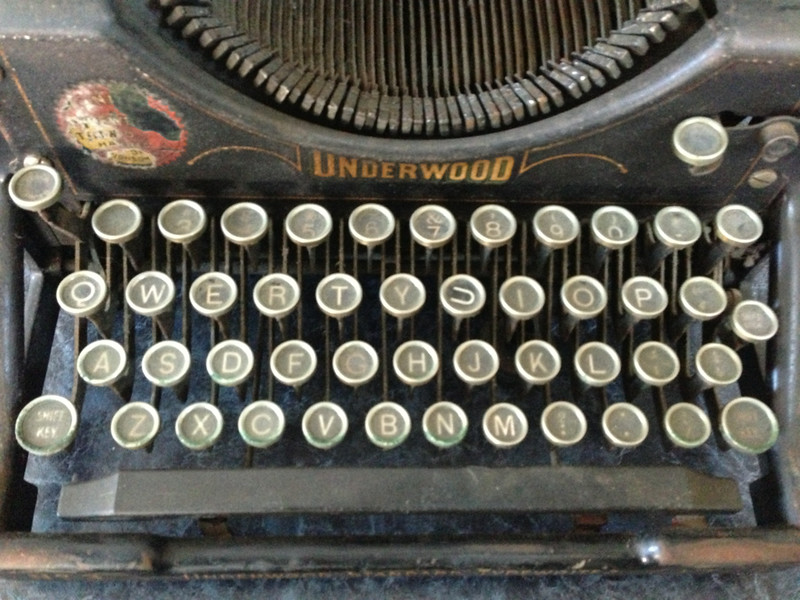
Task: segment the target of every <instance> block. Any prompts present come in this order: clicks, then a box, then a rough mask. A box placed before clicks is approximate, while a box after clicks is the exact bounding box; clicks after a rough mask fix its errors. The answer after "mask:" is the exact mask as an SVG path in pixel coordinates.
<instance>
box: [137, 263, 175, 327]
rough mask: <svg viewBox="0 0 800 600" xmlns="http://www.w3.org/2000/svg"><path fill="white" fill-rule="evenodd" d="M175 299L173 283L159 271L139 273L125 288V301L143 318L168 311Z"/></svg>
mask: <svg viewBox="0 0 800 600" xmlns="http://www.w3.org/2000/svg"><path fill="white" fill-rule="evenodd" d="M174 299H175V283H174V282H173V281H172V279H170V278H169V277H168V276H167V274H166V273H162V272H161V271H145V272H144V273H139V274H138V275H137V276H136V277H134V278H133V279H131V280H130V281H129V282H128V286H127V287H126V288H125V301H126V302H127V303H128V306H130V307H131V309H132V310H133V311H134V312H135V313H138V314H140V315H143V316H145V317H155V316H157V315H160V314H162V313H164V312H166V311H168V310H169V309H170V307H171V306H172V301H173V300H174Z"/></svg>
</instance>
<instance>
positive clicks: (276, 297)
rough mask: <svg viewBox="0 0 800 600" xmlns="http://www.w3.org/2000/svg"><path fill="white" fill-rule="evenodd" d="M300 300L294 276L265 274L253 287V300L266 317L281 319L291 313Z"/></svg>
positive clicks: (298, 287)
mask: <svg viewBox="0 0 800 600" xmlns="http://www.w3.org/2000/svg"><path fill="white" fill-rule="evenodd" d="M299 301H300V286H299V285H298V283H297V280H296V279H295V278H294V277H290V276H289V275H286V274H284V273H270V274H269V275H265V276H264V277H262V278H261V279H259V280H258V283H256V286H255V288H253V302H255V305H256V308H257V309H258V310H259V312H260V313H261V314H262V315H264V316H267V317H272V318H274V319H282V318H283V317H285V316H287V315H289V314H291V312H292V311H293V310H294V309H295V307H296V306H297V303H298V302H299Z"/></svg>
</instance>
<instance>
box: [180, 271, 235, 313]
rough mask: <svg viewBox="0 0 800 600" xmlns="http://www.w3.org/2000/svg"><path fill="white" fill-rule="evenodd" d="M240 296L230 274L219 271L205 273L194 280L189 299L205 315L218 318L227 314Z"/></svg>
mask: <svg viewBox="0 0 800 600" xmlns="http://www.w3.org/2000/svg"><path fill="white" fill-rule="evenodd" d="M238 298H239V289H238V286H237V285H236V282H235V281H234V280H233V278H232V277H231V276H230V275H227V274H226V273H222V272H219V271H212V272H210V273H204V274H202V275H200V277H198V278H197V279H195V280H194V281H193V282H192V285H191V287H190V288H189V300H190V301H191V303H192V306H193V307H194V309H195V310H196V311H197V312H199V313H200V314H201V315H203V316H205V317H209V318H212V319H218V318H219V317H222V316H223V315H225V314H227V313H228V312H229V311H230V310H231V309H232V308H233V307H234V306H235V305H236V301H237V300H238Z"/></svg>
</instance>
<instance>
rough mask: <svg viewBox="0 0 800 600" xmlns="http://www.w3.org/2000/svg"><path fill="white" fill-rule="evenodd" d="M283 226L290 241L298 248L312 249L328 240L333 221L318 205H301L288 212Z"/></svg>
mask: <svg viewBox="0 0 800 600" xmlns="http://www.w3.org/2000/svg"><path fill="white" fill-rule="evenodd" d="M284 224H285V227H286V235H288V236H289V239H290V240H292V241H293V242H294V243H295V244H297V245H298V246H303V247H305V248H313V247H315V246H319V245H320V244H321V243H322V242H324V241H325V240H326V239H328V236H329V235H330V233H331V229H332V228H333V219H331V214H330V213H329V212H328V211H327V210H325V209H324V208H322V207H321V206H320V205H318V204H301V205H300V206H296V207H295V208H293V209H292V210H291V211H289V214H288V215H286V220H285V222H284Z"/></svg>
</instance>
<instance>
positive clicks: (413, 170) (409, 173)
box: [397, 163, 417, 179]
mask: <svg viewBox="0 0 800 600" xmlns="http://www.w3.org/2000/svg"><path fill="white" fill-rule="evenodd" d="M398 167H399V171H398V173H397V178H398V179H416V178H417V165H412V164H411V163H400V164H399V165H398Z"/></svg>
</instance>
